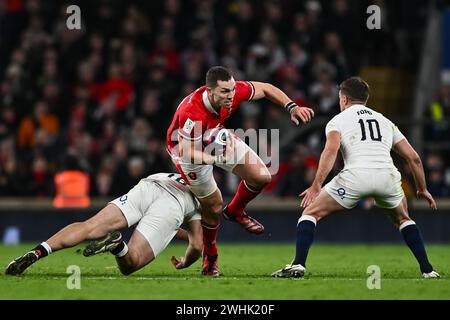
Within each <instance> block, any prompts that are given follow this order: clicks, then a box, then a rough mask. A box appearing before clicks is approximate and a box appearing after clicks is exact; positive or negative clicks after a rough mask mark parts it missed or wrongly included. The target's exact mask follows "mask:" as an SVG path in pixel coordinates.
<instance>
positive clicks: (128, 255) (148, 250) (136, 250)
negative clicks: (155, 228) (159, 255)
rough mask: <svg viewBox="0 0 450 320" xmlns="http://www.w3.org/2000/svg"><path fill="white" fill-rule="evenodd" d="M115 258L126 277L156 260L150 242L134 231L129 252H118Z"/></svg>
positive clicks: (129, 244)
mask: <svg viewBox="0 0 450 320" xmlns="http://www.w3.org/2000/svg"><path fill="white" fill-rule="evenodd" d="M111 253H113V252H111ZM115 256H116V261H117V265H118V267H119V270H120V272H121V273H122V274H123V275H126V276H127V275H130V274H132V273H133V272H135V271H137V270H139V269H141V268H143V267H145V266H146V265H147V264H149V263H150V262H152V261H153V260H154V259H155V254H154V253H153V249H152V247H151V246H150V244H149V242H148V240H147V239H146V238H145V237H144V236H143V235H142V234H141V232H140V231H138V230H134V232H133V235H132V236H131V238H130V241H129V243H128V251H126V252H122V253H120V252H118V253H116V254H115Z"/></svg>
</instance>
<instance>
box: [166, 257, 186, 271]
mask: <svg viewBox="0 0 450 320" xmlns="http://www.w3.org/2000/svg"><path fill="white" fill-rule="evenodd" d="M170 261H171V262H172V264H173V266H174V267H175V269H184V268H186V266H185V265H184V257H180V260H178V259H177V258H176V257H175V256H172V258H171V259H170Z"/></svg>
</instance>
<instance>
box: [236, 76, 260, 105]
mask: <svg viewBox="0 0 450 320" xmlns="http://www.w3.org/2000/svg"><path fill="white" fill-rule="evenodd" d="M254 95H255V86H254V85H253V83H251V82H250V81H236V95H235V96H234V99H235V100H238V101H237V102H238V103H239V102H242V101H249V100H252V99H253V97H254Z"/></svg>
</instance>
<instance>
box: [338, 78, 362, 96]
mask: <svg viewBox="0 0 450 320" xmlns="http://www.w3.org/2000/svg"><path fill="white" fill-rule="evenodd" d="M339 90H341V93H342V94H343V95H345V96H347V97H348V98H349V99H350V100H353V101H367V99H368V98H369V85H368V84H367V82H365V81H364V80H363V79H361V78H360V77H351V78H348V79H347V80H345V81H343V82H342V83H341V84H340V86H339Z"/></svg>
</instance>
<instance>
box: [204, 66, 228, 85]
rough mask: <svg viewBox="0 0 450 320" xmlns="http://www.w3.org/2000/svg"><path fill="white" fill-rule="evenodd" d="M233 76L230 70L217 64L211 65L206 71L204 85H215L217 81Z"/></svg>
mask: <svg viewBox="0 0 450 320" xmlns="http://www.w3.org/2000/svg"><path fill="white" fill-rule="evenodd" d="M232 77H233V75H232V74H231V72H230V70H228V69H227V68H224V67H221V66H217V67H212V68H211V69H209V70H208V72H207V73H206V86H207V87H210V88H215V87H217V81H219V80H220V81H228V80H230V79H231V78H232Z"/></svg>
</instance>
